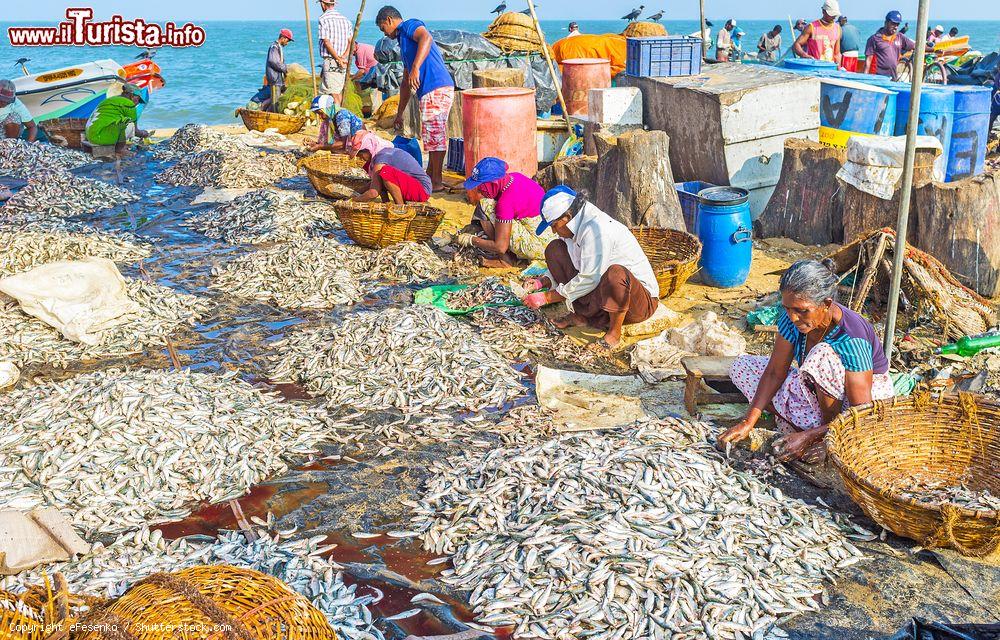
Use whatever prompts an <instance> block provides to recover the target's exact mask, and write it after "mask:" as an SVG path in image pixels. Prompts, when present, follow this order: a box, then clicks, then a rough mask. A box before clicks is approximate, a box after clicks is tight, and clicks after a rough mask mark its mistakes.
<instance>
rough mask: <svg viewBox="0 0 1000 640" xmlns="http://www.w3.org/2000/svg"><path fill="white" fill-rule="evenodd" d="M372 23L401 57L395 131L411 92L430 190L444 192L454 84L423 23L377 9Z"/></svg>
mask: <svg viewBox="0 0 1000 640" xmlns="http://www.w3.org/2000/svg"><path fill="white" fill-rule="evenodd" d="M375 24H376V25H378V28H379V29H380V30H381V31H382V33H384V34H385V35H386V36H387V37H389V38H395V39H397V40H399V51H400V54H401V55H402V58H403V82H402V83H401V84H400V87H399V110H398V111H397V113H396V122H395V125H396V128H397V129H402V128H403V113H404V112H405V110H406V106H407V104H409V102H410V97H411V96H412V95H413V94H414V93H415V94H417V99H418V100H420V141H421V142H422V143H423V146H424V151H425V152H426V153H427V156H428V161H427V173H428V174H429V175H430V177H431V183H432V184H433V188H434V191H441V190H443V189H444V183H443V181H442V176H441V173H442V171H443V170H444V155H445V151H447V149H448V113H449V112H450V111H451V105H452V102H453V101H454V100H455V83H454V81H453V80H452V79H451V74H450V73H449V72H448V68H447V67H446V66H445V64H444V58H443V57H442V56H441V50H440V49H438V47H437V45H435V44H434V38H432V37H431V33H430V31H428V30H427V27H426V25H424V23H423V22H421V21H420V20H416V19H412V18H411V19H410V20H403V16H402V15H400V13H399V11H397V10H396V8H395V7H390V6H385V7H382V8H381V9H379V11H378V15H377V16H376V17H375Z"/></svg>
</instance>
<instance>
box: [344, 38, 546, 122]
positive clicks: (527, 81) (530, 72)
mask: <svg viewBox="0 0 1000 640" xmlns="http://www.w3.org/2000/svg"><path fill="white" fill-rule="evenodd" d="M431 35H432V36H433V37H434V42H435V44H437V45H438V47H440V49H441V54H442V55H443V56H444V61H445V65H446V66H447V67H448V71H449V72H450V73H451V77H452V78H453V79H454V80H455V88H456V89H458V90H460V91H465V90H466V89H471V88H472V72H473V71H478V70H480V69H505V68H512V69H524V86H526V87H528V88H530V89H535V108H536V110H538V111H548V110H549V108H550V107H551V106H552V105H553V104H555V102H556V97H557V95H556V85H555V82H553V79H552V76H551V74H549V68H548V65H547V64H546V63H545V58H543V57H542V55H541V54H540V53H532V54H510V55H506V54H504V53H503V51H501V50H500V48H499V47H497V46H496V45H495V44H493V43H492V42H490V41H489V40H487V39H486V38H484V37H483V36H481V35H479V34H478V33H471V32H469V31H459V30H457V29H443V30H432V31H431ZM375 59H376V60H378V63H379V64H378V65H376V66H375V68H374V69H372V70H371V71H370V72H369V74H368V75H367V76H365V78H364V80H363V84H367V85H370V86H373V87H376V88H377V89H379V90H380V91H384V92H385V93H387V94H390V95H391V94H395V93H399V85H400V83H401V82H402V78H403V63H402V58H401V57H400V53H399V43H398V42H397V41H396V40H393V39H392V38H382V39H381V40H379V41H378V43H377V44H376V45H375ZM556 81H557V82H562V79H561V78H557V79H556Z"/></svg>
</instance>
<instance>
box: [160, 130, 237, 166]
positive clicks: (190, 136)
mask: <svg viewBox="0 0 1000 640" xmlns="http://www.w3.org/2000/svg"><path fill="white" fill-rule="evenodd" d="M233 137H234V136H231V135H229V134H226V133H223V132H221V131H217V130H215V129H213V128H212V127H208V126H205V125H203V124H186V125H184V126H183V127H181V128H180V129H178V130H177V131H175V132H174V135H172V136H170V138H168V139H167V140H164V141H163V142H161V143H159V144H157V145H156V146H154V147H153V157H155V158H156V159H158V160H178V159H180V158H183V157H184V156H188V155H191V154H193V153H197V152H199V151H205V150H207V149H218V148H222V147H223V146H225V142H226V140H229V139H232V138H233Z"/></svg>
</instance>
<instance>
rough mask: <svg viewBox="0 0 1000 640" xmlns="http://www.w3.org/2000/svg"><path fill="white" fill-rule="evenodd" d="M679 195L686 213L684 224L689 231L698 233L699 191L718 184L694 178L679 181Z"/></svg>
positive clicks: (682, 208)
mask: <svg viewBox="0 0 1000 640" xmlns="http://www.w3.org/2000/svg"><path fill="white" fill-rule="evenodd" d="M674 186H675V187H677V197H678V198H679V199H680V201H681V212H682V213H683V214H684V225H685V226H686V227H687V230H688V233H693V234H694V235H698V192H699V191H701V190H702V189H708V188H709V187H714V186H716V185H714V184H712V183H711V182H702V181H701V180H692V181H690V182H677V183H675V184H674Z"/></svg>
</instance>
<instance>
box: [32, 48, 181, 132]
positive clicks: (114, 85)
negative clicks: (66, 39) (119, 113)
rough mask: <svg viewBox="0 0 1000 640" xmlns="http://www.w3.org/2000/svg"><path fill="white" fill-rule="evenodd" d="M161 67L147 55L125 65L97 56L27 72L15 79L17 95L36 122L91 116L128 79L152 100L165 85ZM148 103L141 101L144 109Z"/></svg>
mask: <svg viewBox="0 0 1000 640" xmlns="http://www.w3.org/2000/svg"><path fill="white" fill-rule="evenodd" d="M159 72H160V68H159V66H158V65H156V63H154V62H153V61H152V60H148V59H143V60H139V61H137V62H133V63H132V64H130V65H127V66H125V67H122V66H121V65H120V64H118V63H117V62H115V61H114V60H110V59H107V60H96V61H94V62H87V63H84V64H81V65H77V66H72V67H64V68H62V69H55V70H53V71H45V72H43V73H39V74H34V75H25V76H23V77H20V78H15V79H14V86H15V87H16V88H17V97H18V98H19V99H20V100H21V102H23V103H24V106H26V107H27V108H28V111H29V112H30V113H31V115H32V117H33V118H34V119H35V122H44V121H46V120H51V119H53V118H84V119H86V118H89V117H90V115H91V114H92V113H93V112H94V109H96V108H97V105H98V104H100V102H101V101H102V100H104V99H105V98H107V97H109V96H116V95H119V94H121V91H122V86H123V85H124V84H125V83H126V82H134V83H135V84H137V85H138V86H139V87H140V88H141V89H142V92H143V98H144V99H145V100H147V101H148V100H149V94H150V93H151V92H152V91H154V90H156V89H159V88H160V87H162V86H163V84H164V83H163V78H162V77H161V76H160V73H159ZM143 106H144V105H139V109H140V113H141V109H142V107H143Z"/></svg>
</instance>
